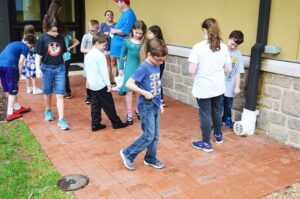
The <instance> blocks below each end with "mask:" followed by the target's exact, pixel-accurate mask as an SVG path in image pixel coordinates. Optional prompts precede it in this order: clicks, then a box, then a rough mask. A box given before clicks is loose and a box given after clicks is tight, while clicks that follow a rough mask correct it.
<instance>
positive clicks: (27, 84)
mask: <svg viewBox="0 0 300 199" xmlns="http://www.w3.org/2000/svg"><path fill="white" fill-rule="evenodd" d="M25 81H26V88H27V93H32V87H31V86H30V77H26V80H25ZM32 86H33V85H32Z"/></svg>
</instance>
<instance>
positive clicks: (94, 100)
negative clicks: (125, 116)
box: [84, 32, 127, 131]
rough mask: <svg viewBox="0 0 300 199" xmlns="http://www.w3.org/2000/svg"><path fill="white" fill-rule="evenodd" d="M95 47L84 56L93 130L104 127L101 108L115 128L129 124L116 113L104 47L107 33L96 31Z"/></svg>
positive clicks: (94, 37)
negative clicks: (89, 91)
mask: <svg viewBox="0 0 300 199" xmlns="http://www.w3.org/2000/svg"><path fill="white" fill-rule="evenodd" d="M92 42H93V47H92V49H91V50H90V51H89V52H88V54H87V55H86V56H85V58H84V64H85V66H86V78H87V82H88V84H89V89H90V90H91V116H92V131H97V130H100V129H104V128H105V127H106V125H104V124H101V109H102V108H103V110H104V112H105V113H106V115H107V116H108V118H109V119H110V121H111V123H112V127H113V128H114V129H118V128H124V127H126V126H127V124H126V123H123V122H122V121H121V120H120V118H119V116H118V115H117V113H116V109H115V104H114V100H113V98H112V94H111V85H110V80H109V75H108V70H107V62H106V58H105V55H104V49H105V47H106V44H107V35H105V34H103V33H100V32H98V33H95V34H94V35H93V41H92Z"/></svg>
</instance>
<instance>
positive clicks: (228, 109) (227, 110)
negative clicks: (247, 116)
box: [223, 96, 233, 120]
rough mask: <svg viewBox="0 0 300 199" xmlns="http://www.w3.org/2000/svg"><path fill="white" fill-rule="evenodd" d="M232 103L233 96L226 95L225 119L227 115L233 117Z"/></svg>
mask: <svg viewBox="0 0 300 199" xmlns="http://www.w3.org/2000/svg"><path fill="white" fill-rule="evenodd" d="M232 104H233V97H226V96H224V112H223V120H224V118H226V117H229V118H231V109H232Z"/></svg>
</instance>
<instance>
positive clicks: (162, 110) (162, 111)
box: [160, 104, 165, 113]
mask: <svg viewBox="0 0 300 199" xmlns="http://www.w3.org/2000/svg"><path fill="white" fill-rule="evenodd" d="M164 112H165V108H164V107H163V105H162V104H161V105H160V113H164Z"/></svg>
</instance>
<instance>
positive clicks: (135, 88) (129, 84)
mask: <svg viewBox="0 0 300 199" xmlns="http://www.w3.org/2000/svg"><path fill="white" fill-rule="evenodd" d="M126 87H127V88H129V89H130V90H132V91H134V92H136V93H139V94H141V95H143V96H144V97H145V98H146V99H149V100H150V99H152V98H153V97H154V96H153V95H152V93H150V92H149V91H146V90H143V89H141V88H139V87H138V86H137V85H136V84H135V80H134V79H132V78H129V79H128V81H127V82H126Z"/></svg>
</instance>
